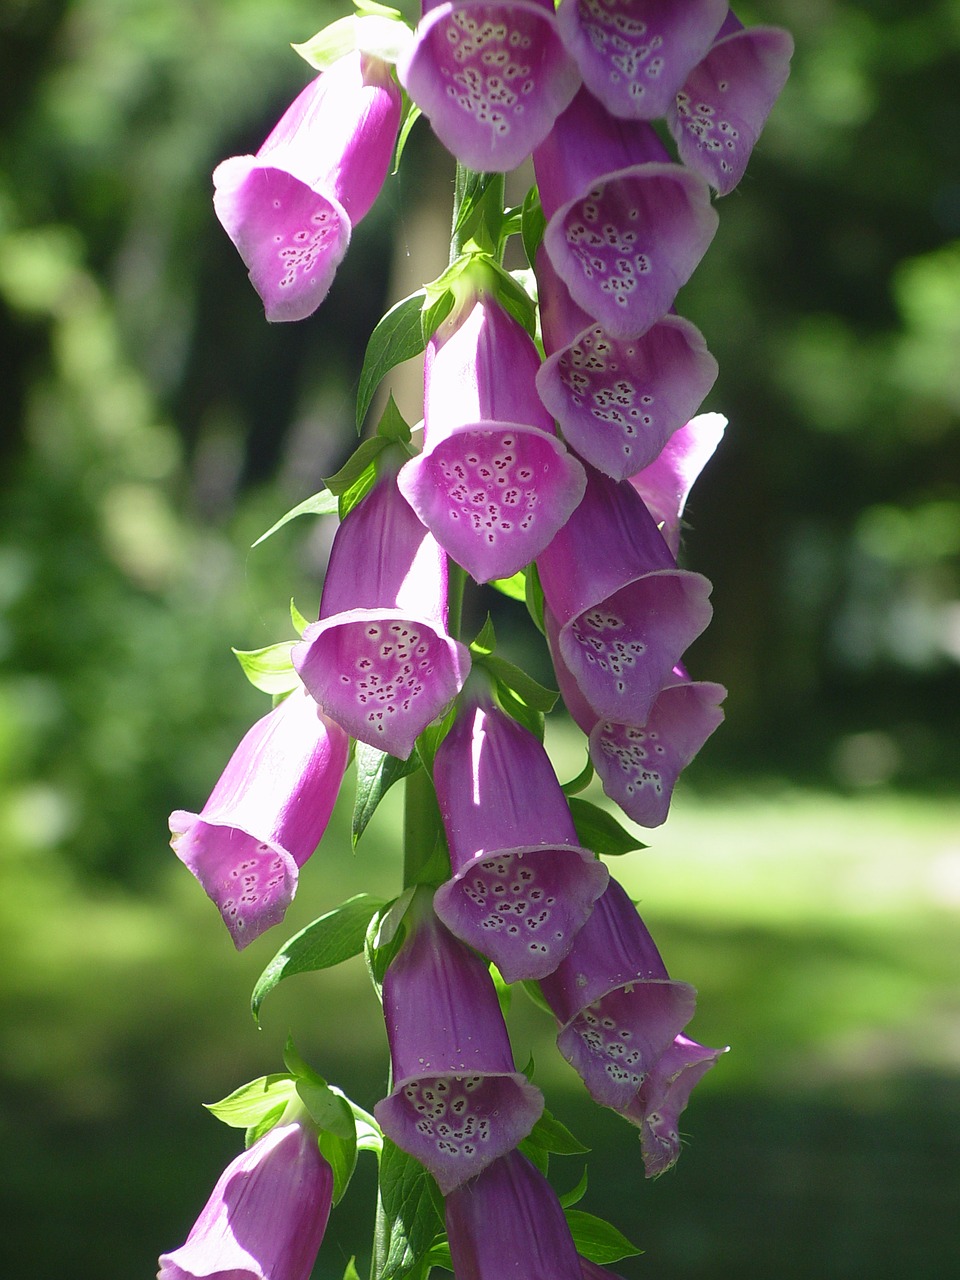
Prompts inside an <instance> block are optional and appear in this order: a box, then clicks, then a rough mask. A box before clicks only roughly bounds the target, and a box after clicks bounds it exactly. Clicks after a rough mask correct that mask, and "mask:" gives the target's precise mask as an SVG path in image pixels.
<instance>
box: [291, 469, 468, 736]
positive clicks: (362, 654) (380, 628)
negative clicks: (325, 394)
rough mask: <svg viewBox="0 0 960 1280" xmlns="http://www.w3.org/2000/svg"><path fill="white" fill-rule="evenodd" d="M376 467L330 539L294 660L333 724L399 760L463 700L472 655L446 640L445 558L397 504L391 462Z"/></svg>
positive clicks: (408, 510)
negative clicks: (316, 609)
mask: <svg viewBox="0 0 960 1280" xmlns="http://www.w3.org/2000/svg"><path fill="white" fill-rule="evenodd" d="M381 459H382V461H383V466H382V469H381V473H380V476H379V478H378V480H377V483H376V484H375V485H374V487H373V489H371V491H370V492H369V493H368V494H367V495H366V497H364V498H363V500H362V501H361V502H359V503H358V504H357V506H355V507H354V508H353V510H352V511H351V512H350V513H349V514H348V515H347V517H346V519H345V520H344V521H343V522H342V523H341V524H340V526H339V528H338V529H337V532H336V535H335V536H334V540H333V548H332V550H331V552H330V561H329V564H328V565H327V574H326V578H325V579H324V584H323V594H322V596H321V600H320V617H319V620H318V621H317V622H313V623H311V624H310V625H309V626H308V627H307V628H306V629H305V630H304V632H303V637H302V639H301V641H300V643H299V644H296V645H294V647H293V651H292V658H293V664H294V666H295V667H296V669H297V671H298V672H299V674H300V678H301V679H302V680H303V683H304V684H305V685H306V687H307V689H308V691H309V692H310V693H311V694H312V695H313V697H314V698H316V700H317V702H318V703H319V705H320V706H321V707H322V708H323V710H324V711H325V712H326V714H327V715H329V716H330V717H331V719H333V720H336V721H337V723H338V724H340V725H342V726H343V728H344V729H346V730H347V732H348V733H349V734H351V736H352V737H354V738H357V739H359V741H361V742H365V743H367V744H368V745H369V746H372V747H377V748H379V749H380V750H381V751H388V752H389V753H390V754H391V755H394V756H399V757H401V758H402V759H406V758H407V756H409V754H410V752H411V751H412V750H413V744H414V742H415V741H416V738H417V735H418V734H420V733H422V732H423V730H424V729H425V728H426V727H427V725H428V724H429V723H430V722H431V720H433V719H435V717H436V716H438V715H439V714H440V713H441V712H442V711H443V710H444V709H445V708H446V706H447V705H448V704H449V703H450V702H451V701H452V700H453V699H454V698H455V697H456V695H457V693H458V692H459V691H460V688H461V686H462V684H463V681H464V680H465V679H466V676H467V673H468V671H469V670H470V655H469V653H468V652H467V650H466V649H465V648H464V646H463V645H462V644H460V642H459V641H458V640H454V639H453V638H452V637H451V636H450V635H449V634H448V633H447V558H446V556H445V555H444V553H443V551H442V550H441V549H440V547H439V546H438V545H437V542H436V540H435V539H434V538H433V536H432V535H431V534H430V533H429V532H428V530H427V529H425V528H424V527H423V525H422V524H421V523H420V521H419V520H418V519H417V517H416V515H415V514H414V512H413V511H412V510H411V508H410V506H409V504H408V503H407V502H405V501H404V499H403V497H402V496H401V495H400V492H399V490H398V489H397V479H396V461H397V460H396V459H395V458H392V459H389V458H387V457H386V456H385V454H384V455H381Z"/></svg>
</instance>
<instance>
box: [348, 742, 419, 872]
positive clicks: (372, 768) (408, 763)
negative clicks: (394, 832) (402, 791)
mask: <svg viewBox="0 0 960 1280" xmlns="http://www.w3.org/2000/svg"><path fill="white" fill-rule="evenodd" d="M356 760H357V795H356V800H355V801H354V805H353V824H352V832H353V847H354V848H356V847H357V842H358V841H359V839H360V837H361V836H362V835H363V833H364V831H365V830H366V827H367V823H368V822H369V821H370V819H371V818H372V817H373V815H374V813H375V812H376V810H377V806H378V805H379V803H380V801H381V800H382V799H383V797H384V796H385V795H386V794H387V792H388V791H389V790H390V788H391V787H392V786H393V784H394V783H395V782H399V781H400V779H401V778H405V777H406V776H407V775H408V774H410V773H415V772H416V771H417V769H419V768H420V761H419V759H418V758H417V754H416V752H415V751H412V752H411V753H410V757H409V759H407V760H398V759H397V757H396V756H391V755H388V754H387V752H386V751H378V750H377V748H376V747H371V746H368V745H367V744H366V743H365V742H358V743H357V754H356Z"/></svg>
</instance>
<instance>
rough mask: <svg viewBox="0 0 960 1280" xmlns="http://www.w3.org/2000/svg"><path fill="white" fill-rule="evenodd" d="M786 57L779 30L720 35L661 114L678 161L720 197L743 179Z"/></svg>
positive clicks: (786, 39) (785, 39)
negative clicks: (665, 121) (673, 139)
mask: <svg viewBox="0 0 960 1280" xmlns="http://www.w3.org/2000/svg"><path fill="white" fill-rule="evenodd" d="M792 56H793V38H792V36H791V35H790V34H789V32H787V31H783V30H781V29H780V28H779V27H752V28H749V29H747V30H743V29H741V30H739V31H734V32H733V33H732V34H731V35H725V36H723V38H722V39H720V40H718V41H717V42H716V44H715V45H714V46H713V48H712V49H711V50H710V52H709V53H708V54H707V56H706V57H705V58H704V59H703V61H702V62H701V63H700V64H699V65H698V66H696V67H694V69H693V71H691V73H690V75H689V77H688V78H687V81H686V83H685V84H684V86H683V88H682V89H681V90H680V92H679V93H678V94H677V97H676V101H675V102H674V103H673V104H672V105H671V107H670V109H669V111H668V112H667V125H668V126H669V129H670V132H671V133H672V134H673V136H674V138H675V140H676V143H677V149H678V150H679V153H680V159H681V160H682V161H683V163H684V164H687V165H689V166H690V167H691V168H692V169H696V170H697V172H698V173H702V174H703V176H704V177H705V178H706V179H707V181H708V182H709V183H710V185H711V186H712V187H714V188H715V189H716V191H717V192H718V193H719V194H720V195H722V196H724V195H727V193H728V192H730V191H732V190H733V188H734V187H735V186H736V185H737V183H738V182H739V181H740V179H741V178H742V177H743V173H744V170H745V169H746V167H747V161H748V160H749V159H750V153H751V151H752V150H753V148H754V145H755V144H756V141H757V139H758V138H759V136H760V132H761V130H762V129H763V126H764V124H765V123H766V119H767V116H768V115H769V114H770V111H771V109H772V107H773V104H774V103H775V102H776V100H777V98H778V96H779V94H780V90H781V89H782V88H783V86H784V85H785V84H786V81H787V77H788V75H789V74H790V59H791V57H792Z"/></svg>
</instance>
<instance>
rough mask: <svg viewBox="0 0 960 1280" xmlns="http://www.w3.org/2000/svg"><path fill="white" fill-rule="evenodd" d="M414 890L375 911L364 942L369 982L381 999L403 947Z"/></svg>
mask: <svg viewBox="0 0 960 1280" xmlns="http://www.w3.org/2000/svg"><path fill="white" fill-rule="evenodd" d="M415 888H416V886H414V885H411V886H410V888H409V889H404V891H403V893H401V895H400V897H399V898H394V899H393V901H392V902H388V903H387V904H386V905H385V906H383V907H381V909H380V910H379V911H376V912H374V915H373V918H372V919H371V921H370V923H369V925H368V926H367V933H366V937H365V938H364V940H363V954H364V957H365V959H366V962H367V972H368V973H369V974H370V981H371V982H372V983H373V988H374V990H375V991H376V993H377V997H378V999H379V998H380V996H381V992H382V990H383V976H384V974H385V973H386V972H387V968H388V966H389V965H390V962H391V960H393V958H394V956H395V955H396V954H397V952H398V951H399V950H400V948H401V946H402V945H403V939H404V937H405V936H406V926H405V925H404V924H403V916H404V913H405V912H406V909H407V907H408V906H409V905H410V901H411V899H412V898H413V895H414V892H415Z"/></svg>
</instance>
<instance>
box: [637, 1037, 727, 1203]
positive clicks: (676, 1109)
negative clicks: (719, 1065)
mask: <svg viewBox="0 0 960 1280" xmlns="http://www.w3.org/2000/svg"><path fill="white" fill-rule="evenodd" d="M726 1052H727V1050H726V1049H708V1048H706V1046H705V1045H702V1044H697V1042H696V1041H695V1040H688V1039H687V1037H686V1036H677V1038H676V1040H674V1042H673V1044H672V1045H670V1047H669V1048H668V1049H666V1050H665V1051H664V1053H662V1054H661V1056H660V1058H659V1059H658V1060H657V1062H656V1063H655V1064H654V1066H653V1067H651V1069H650V1073H649V1075H648V1076H647V1078H646V1080H644V1082H643V1084H642V1085H641V1086H640V1088H639V1089H638V1090H637V1094H636V1097H635V1098H634V1099H633V1101H632V1102H631V1103H630V1105H629V1106H628V1107H627V1108H626V1110H625V1111H624V1112H623V1114H624V1116H625V1117H626V1118H627V1119H628V1120H631V1121H632V1122H633V1123H634V1124H635V1125H636V1126H637V1127H638V1128H639V1130H640V1151H641V1153H642V1155H643V1166H644V1169H645V1171H646V1175H647V1177H648V1178H653V1177H656V1176H657V1174H660V1173H664V1172H665V1171H666V1170H667V1169H669V1168H670V1166H671V1165H674V1164H676V1162H677V1160H678V1159H679V1158H680V1134H679V1132H678V1130H677V1122H678V1120H679V1117H680V1113H681V1112H682V1111H683V1110H684V1109H685V1107H686V1105H687V1103H688V1102H689V1101H690V1092H691V1090H692V1089H693V1086H694V1085H695V1084H697V1082H698V1081H700V1080H702V1079H703V1077H704V1076H705V1075H706V1074H707V1072H708V1071H709V1070H710V1068H711V1067H712V1066H714V1064H715V1063H716V1061H717V1059H718V1058H719V1057H720V1055H721V1054H722V1053H726Z"/></svg>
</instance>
